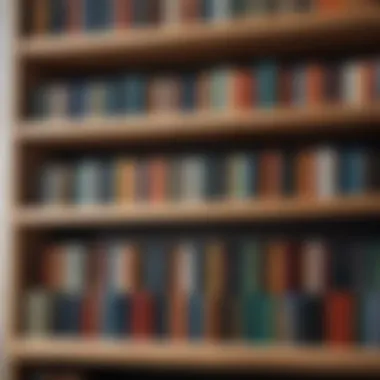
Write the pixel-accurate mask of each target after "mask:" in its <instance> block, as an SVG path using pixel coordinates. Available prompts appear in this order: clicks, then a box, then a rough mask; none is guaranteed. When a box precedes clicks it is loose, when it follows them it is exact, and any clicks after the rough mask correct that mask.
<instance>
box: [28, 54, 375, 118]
mask: <svg viewBox="0 0 380 380" xmlns="http://www.w3.org/2000/svg"><path fill="white" fill-rule="evenodd" d="M379 98H380V61H379V60H377V59H369V58H366V59H358V60H348V61H339V62H338V61H337V62H328V63H321V62H319V63H301V62H300V63H298V64H281V63H279V62H275V61H273V60H265V61H260V62H258V63H256V64H251V65H243V66H239V67H231V66H228V65H221V66H218V67H216V68H211V69H210V68H208V69H205V70H200V71H193V72H190V71H189V72H186V73H179V74H178V75H177V74H173V73H170V72H169V73H163V74H157V75H148V74H147V73H120V74H114V75H110V76H109V77H107V76H104V77H98V78H75V79H72V80H70V79H67V80H66V82H65V81H56V82H54V83H42V84H40V85H38V86H37V87H35V88H32V90H31V94H30V114H31V116H32V117H33V118H37V119H41V118H42V119H44V118H83V117H86V116H87V117H90V116H92V117H101V116H104V117H105V116H108V117H111V116H128V115H141V114H152V113H153V114H154V113H158V112H161V113H168V112H191V111H195V110H198V111H199V110H207V109H209V110H239V109H243V110H244V109H253V108H271V107H275V106H284V107H286V106H294V107H305V106H314V105H321V104H323V103H327V102H336V103H338V104H339V103H341V104H350V105H362V104H365V103H368V102H371V101H375V100H378V99H379Z"/></svg>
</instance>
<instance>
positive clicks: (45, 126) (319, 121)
mask: <svg viewBox="0 0 380 380" xmlns="http://www.w3.org/2000/svg"><path fill="white" fill-rule="evenodd" d="M374 126H375V127H378V126H380V104H379V103H374V104H368V105H363V106H358V107H354V106H341V105H333V106H318V107H308V108H304V109H303V108H293V107H291V108H290V107H288V108H275V109H267V110H252V111H251V110H249V111H225V112H215V111H214V112H212V111H209V112H197V113H189V114H156V115H148V116H141V117H125V118H112V117H111V118H90V117H88V118H84V119H82V120H80V121H73V120H69V119H67V120H65V119H61V120H59V119H58V120H57V119H56V120H45V121H33V122H25V123H22V124H21V125H20V126H19V128H17V131H16V132H15V136H16V140H17V141H20V142H21V143H26V144H38V145H48V146H50V147H51V146H67V145H68V146H71V145H73V144H81V145H82V144H93V143H101V144H105V143H110V142H117V143H122V142H141V141H153V142H155V141H159V140H176V141H177V140H179V139H181V140H186V139H204V138H215V137H218V138H223V137H225V138H230V137H237V136H246V135H251V136H278V135H283V136H284V135H286V136H289V135H318V134H321V133H325V134H333V133H337V132H339V133H340V132H342V133H350V132H355V133H358V132H363V130H365V129H366V130H367V131H368V130H370V131H372V130H373V129H374V128H373V127H374Z"/></svg>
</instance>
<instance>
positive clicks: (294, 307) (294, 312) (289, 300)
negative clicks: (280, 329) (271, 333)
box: [282, 293, 301, 343]
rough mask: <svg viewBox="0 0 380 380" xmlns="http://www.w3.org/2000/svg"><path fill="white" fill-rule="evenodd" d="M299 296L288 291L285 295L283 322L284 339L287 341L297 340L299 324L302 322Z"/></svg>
mask: <svg viewBox="0 0 380 380" xmlns="http://www.w3.org/2000/svg"><path fill="white" fill-rule="evenodd" d="M298 308H299V297H298V295H297V294H296V293H288V294H285V295H284V297H283V316H282V318H283V322H284V340H285V341H286V342H287V343H294V342H296V341H297V336H298V333H297V331H298V326H299V324H300V323H301V322H300V321H299V318H298V315H299V313H298Z"/></svg>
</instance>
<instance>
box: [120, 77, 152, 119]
mask: <svg viewBox="0 0 380 380" xmlns="http://www.w3.org/2000/svg"><path fill="white" fill-rule="evenodd" d="M123 85H124V97H123V99H124V102H125V103H124V107H125V113H126V114H127V115H138V114H141V113H143V112H145V110H146V109H147V96H148V95H147V78H146V77H145V75H144V74H138V73H129V74H127V75H126V76H125V77H124V80H123Z"/></svg>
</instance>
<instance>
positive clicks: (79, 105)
mask: <svg viewBox="0 0 380 380" xmlns="http://www.w3.org/2000/svg"><path fill="white" fill-rule="evenodd" d="M87 90H88V84H87V83H86V82H85V81H84V80H81V79H75V80H72V81H71V82H70V83H69V85H68V92H69V95H68V110H67V113H68V116H70V117H71V118H81V117H84V116H85V115H86V97H87V96H88V92H87Z"/></svg>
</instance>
